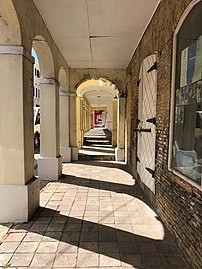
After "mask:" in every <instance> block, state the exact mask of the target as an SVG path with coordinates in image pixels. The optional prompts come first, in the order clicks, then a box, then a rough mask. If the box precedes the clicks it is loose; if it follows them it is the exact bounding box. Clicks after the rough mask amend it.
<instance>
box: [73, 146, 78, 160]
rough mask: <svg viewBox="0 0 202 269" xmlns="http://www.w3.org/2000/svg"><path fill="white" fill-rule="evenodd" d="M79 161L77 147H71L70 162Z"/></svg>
mask: <svg viewBox="0 0 202 269" xmlns="http://www.w3.org/2000/svg"><path fill="white" fill-rule="evenodd" d="M78 159H79V149H78V147H72V161H78Z"/></svg>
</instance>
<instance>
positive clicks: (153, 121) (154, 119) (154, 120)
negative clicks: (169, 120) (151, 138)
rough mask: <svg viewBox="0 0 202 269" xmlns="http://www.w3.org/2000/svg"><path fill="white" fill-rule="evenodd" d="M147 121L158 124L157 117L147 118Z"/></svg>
mask: <svg viewBox="0 0 202 269" xmlns="http://www.w3.org/2000/svg"><path fill="white" fill-rule="evenodd" d="M146 122H149V123H153V124H154V125H156V118H151V119H147V120H146Z"/></svg>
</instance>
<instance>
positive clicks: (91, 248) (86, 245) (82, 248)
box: [79, 242, 98, 253]
mask: <svg viewBox="0 0 202 269" xmlns="http://www.w3.org/2000/svg"><path fill="white" fill-rule="evenodd" d="M89 252H92V253H98V242H80V244H79V253H89Z"/></svg>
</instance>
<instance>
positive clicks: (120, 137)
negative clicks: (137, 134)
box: [115, 97, 125, 161]
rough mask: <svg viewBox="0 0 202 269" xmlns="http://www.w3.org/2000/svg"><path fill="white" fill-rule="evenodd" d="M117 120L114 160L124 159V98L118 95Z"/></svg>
mask: <svg viewBox="0 0 202 269" xmlns="http://www.w3.org/2000/svg"><path fill="white" fill-rule="evenodd" d="M118 100H119V102H118V113H117V114H118V121H117V132H118V133H117V148H116V149H115V158H116V161H124V160H125V149H124V148H125V98H124V97H119V99H118Z"/></svg>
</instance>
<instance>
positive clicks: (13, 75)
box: [0, 46, 39, 223]
mask: <svg viewBox="0 0 202 269" xmlns="http://www.w3.org/2000/svg"><path fill="white" fill-rule="evenodd" d="M33 61H34V59H33V58H32V56H31V55H30V54H29V52H28V51H26V50H25V49H24V48H23V47H21V46H0V70H1V72H0V78H1V79H0V81H1V90H0V223H4V222H26V221H28V220H29V219H30V217H31V216H32V214H33V213H34V212H35V210H36V209H37V208H38V206H39V181H38V180H37V179H36V178H35V177H34V128H33V85H32V83H31V81H32V78H33Z"/></svg>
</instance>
